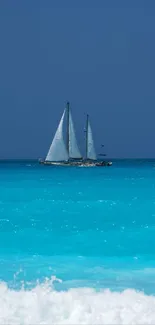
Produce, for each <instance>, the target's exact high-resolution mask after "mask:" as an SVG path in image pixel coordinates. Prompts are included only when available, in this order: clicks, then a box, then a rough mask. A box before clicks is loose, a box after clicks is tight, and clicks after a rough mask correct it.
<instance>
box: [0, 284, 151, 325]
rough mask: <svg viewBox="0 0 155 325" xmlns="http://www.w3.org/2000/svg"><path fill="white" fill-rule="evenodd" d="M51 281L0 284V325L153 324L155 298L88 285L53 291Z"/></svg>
mask: <svg viewBox="0 0 155 325" xmlns="http://www.w3.org/2000/svg"><path fill="white" fill-rule="evenodd" d="M54 280H57V279H56V278H52V281H49V280H47V281H45V283H44V284H38V285H37V286H36V287H35V288H34V289H32V290H25V289H24V288H23V289H21V290H19V291H15V290H11V289H9V288H8V287H7V284H6V283H0V324H22V325H24V324H68V325H69V324H89V325H90V324H111V325H112V324H155V297H153V296H146V295H145V294H143V293H138V292H136V291H134V290H125V291H124V292H122V293H117V292H111V291H110V290H102V291H100V292H96V291H95V290H94V289H91V288H89V289H88V288H79V289H70V290H68V291H56V290H54V289H53V288H52V286H51V284H52V282H53V281H54Z"/></svg>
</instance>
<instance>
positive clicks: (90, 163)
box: [39, 161, 112, 167]
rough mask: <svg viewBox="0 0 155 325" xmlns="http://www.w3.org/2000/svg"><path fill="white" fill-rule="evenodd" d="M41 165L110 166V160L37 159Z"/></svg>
mask: <svg viewBox="0 0 155 325" xmlns="http://www.w3.org/2000/svg"><path fill="white" fill-rule="evenodd" d="M39 163H40V164H41V165H47V166H68V167H69V166H75V167H106V166H111V165H112V162H110V161H101V162H99V161H97V162H95V161H66V162H65V161H64V162H51V161H39Z"/></svg>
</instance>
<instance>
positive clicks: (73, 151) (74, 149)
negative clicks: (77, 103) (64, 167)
mask: <svg viewBox="0 0 155 325" xmlns="http://www.w3.org/2000/svg"><path fill="white" fill-rule="evenodd" d="M81 157H82V156H81V153H80V150H79V147H78V144H77V139H76V134H75V129H74V124H73V119H72V115H71V111H70V110H69V158H76V159H78V158H79V159H80V158H81Z"/></svg>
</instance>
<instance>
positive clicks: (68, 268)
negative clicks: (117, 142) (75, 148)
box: [0, 160, 155, 324]
mask: <svg viewBox="0 0 155 325" xmlns="http://www.w3.org/2000/svg"><path fill="white" fill-rule="evenodd" d="M0 281H1V282H0V324H155V161H154V160H122V161H119V160H115V161H113V166H112V167H90V168H84V167H83V168H79V167H53V166H43V165H39V164H38V162H36V161H14V162H13V161H12V162H1V163H0Z"/></svg>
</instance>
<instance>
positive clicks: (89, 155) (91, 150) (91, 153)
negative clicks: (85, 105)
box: [86, 115, 97, 160]
mask: <svg viewBox="0 0 155 325" xmlns="http://www.w3.org/2000/svg"><path fill="white" fill-rule="evenodd" d="M86 132H87V135H86V159H91V160H96V159H97V156H96V151H95V147H94V140H93V135H92V129H91V125H90V122H89V116H88V115H87V126H86Z"/></svg>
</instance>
